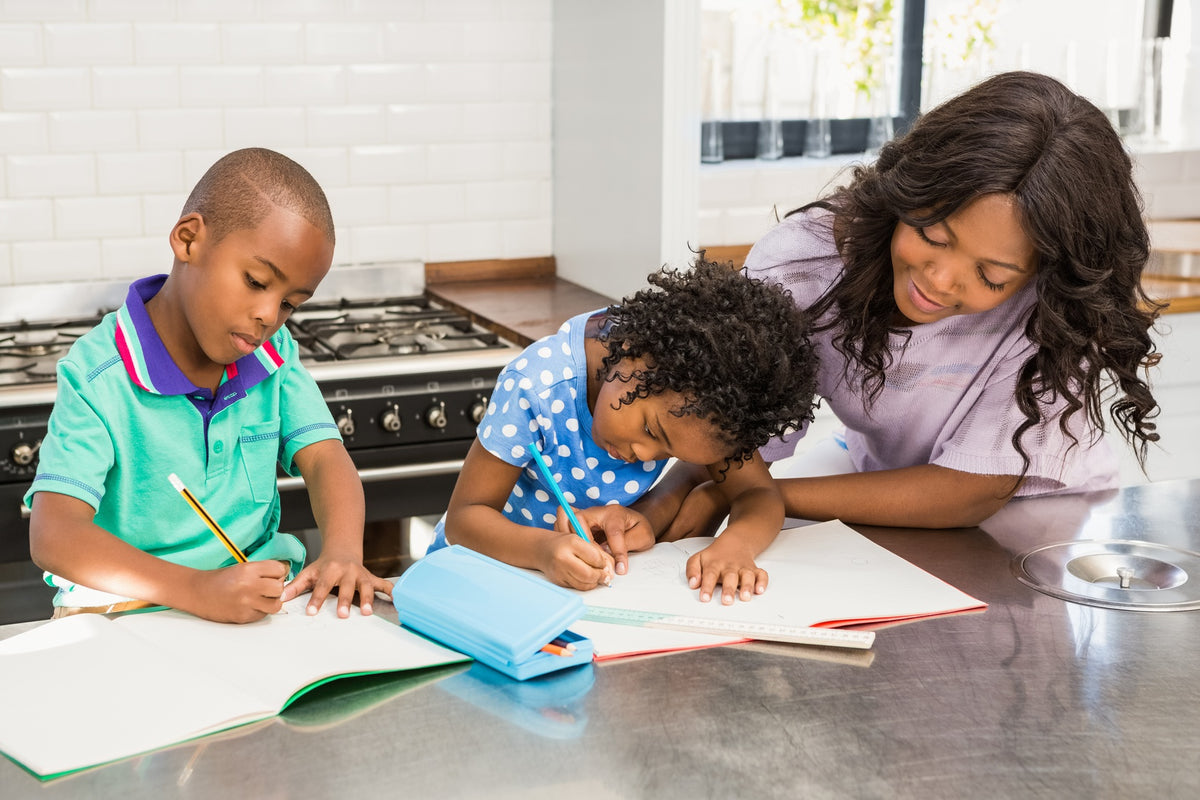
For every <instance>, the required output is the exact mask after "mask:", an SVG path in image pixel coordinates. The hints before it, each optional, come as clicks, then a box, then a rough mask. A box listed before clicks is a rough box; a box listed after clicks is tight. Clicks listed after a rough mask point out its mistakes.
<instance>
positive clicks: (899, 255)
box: [892, 194, 1037, 325]
mask: <svg viewBox="0 0 1200 800" xmlns="http://www.w3.org/2000/svg"><path fill="white" fill-rule="evenodd" d="M1036 271H1037V253H1036V252H1035V251H1034V247H1033V242H1031V241H1030V240H1029V237H1028V236H1026V235H1025V231H1024V230H1023V229H1022V228H1021V224H1020V221H1019V219H1018V216H1017V211H1016V208H1015V207H1014V205H1013V201H1012V198H1011V197H1010V196H1009V195H1004V194H989V195H984V196H983V197H981V198H979V199H978V200H975V201H974V202H972V203H970V204H969V205H966V206H964V207H963V208H960V209H959V210H958V211H956V212H954V213H953V214H951V215H950V216H949V217H947V218H946V219H945V220H944V221H942V222H938V223H936V224H934V225H930V226H929V227H928V228H914V227H912V226H911V225H906V224H905V223H903V222H901V223H898V224H897V225H896V231H895V233H893V234H892V273H893V275H894V279H895V280H894V284H893V291H894V292H895V296H896V307H897V308H898V310H899V314H900V317H901V319H899V320H898V322H899V324H901V325H922V324H924V323H927V322H935V321H937V320H939V319H945V318H946V317H953V316H956V315H958V314H978V313H979V312H981V311H989V310H991V309H993V308H995V307H996V306H998V305H1000V304H1001V303H1003V302H1004V301H1005V300H1008V299H1009V298H1010V297H1012V296H1013V295H1014V294H1016V293H1017V292H1018V291H1020V290H1021V289H1022V288H1023V287H1024V286H1025V285H1026V284H1027V283H1029V282H1030V281H1031V280H1033V277H1034V275H1035V273H1036Z"/></svg>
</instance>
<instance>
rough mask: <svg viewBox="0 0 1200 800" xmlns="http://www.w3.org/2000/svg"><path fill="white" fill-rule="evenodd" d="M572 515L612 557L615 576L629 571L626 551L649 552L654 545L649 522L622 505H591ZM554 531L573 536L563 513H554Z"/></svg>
mask: <svg viewBox="0 0 1200 800" xmlns="http://www.w3.org/2000/svg"><path fill="white" fill-rule="evenodd" d="M575 516H576V517H577V518H578V519H579V523H580V524H581V525H583V529H584V530H586V531H591V534H592V538H593V539H594V540H595V541H596V542H597V543H602V544H604V545H605V546H607V548H608V552H609V553H611V554H612V557H613V560H614V561H615V562H616V566H615V569H616V573H617V574H618V575H624V574H625V573H626V572H628V571H629V552H630V551H631V550H632V551H633V552H637V551H639V550H649V549H650V548H651V547H653V546H654V531H653V530H652V529H651V527H650V521H649V520H647V519H646V517H645V516H643V515H642V514H640V513H639V512H637V511H634V510H633V509H632V508H626V507H625V506H616V505H612V506H592V507H591V508H585V509H582V510H581V509H575ZM554 530H556V531H562V532H564V533H574V529H573V528H572V527H571V523H570V522H569V521H568V520H567V515H566V512H564V511H563V510H562V509H561V508H560V509H559V510H558V518H557V519H555V520H554Z"/></svg>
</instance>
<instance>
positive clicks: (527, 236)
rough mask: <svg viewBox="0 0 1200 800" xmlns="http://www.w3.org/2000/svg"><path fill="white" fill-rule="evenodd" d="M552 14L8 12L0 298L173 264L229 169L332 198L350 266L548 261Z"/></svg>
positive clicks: (179, 6) (15, 7)
mask: <svg viewBox="0 0 1200 800" xmlns="http://www.w3.org/2000/svg"><path fill="white" fill-rule="evenodd" d="M551 6H552V0H453V2H445V1H443V0H55V1H54V2H44V0H0V286H7V285H15V284H35V283H48V282H69V281H78V280H95V279H109V278H111V279H127V278H134V277H137V276H140V275H145V274H149V273H152V272H162V271H165V270H167V269H169V266H170V253H169V250H168V248H167V244H166V235H167V231H168V230H169V228H170V226H171V225H172V224H173V223H174V221H175V219H176V217H177V216H178V213H179V209H180V207H181V206H182V204H183V201H184V199H185V198H186V196H187V193H188V192H189V191H190V190H191V188H192V186H193V185H194V184H195V182H196V180H198V179H199V177H200V175H202V174H203V172H204V171H205V170H206V169H207V168H208V167H209V166H210V165H211V164H212V162H213V161H215V160H216V159H217V158H219V157H220V156H221V155H223V154H224V153H226V152H228V151H230V150H233V149H236V148H239V147H247V146H262V147H270V148H273V149H276V150H279V151H280V152H283V153H285V154H287V155H288V156H290V157H292V158H294V159H296V160H297V161H299V162H300V163H302V164H304V165H305V166H306V167H307V168H308V169H309V170H310V171H311V172H312V173H313V175H315V176H316V178H317V179H318V180H319V181H320V182H321V184H322V185H323V186H324V187H325V190H326V193H327V194H328V196H329V201H330V205H331V206H332V208H333V214H334V221H335V223H336V224H337V234H338V242H337V247H336V250H335V253H334V264H335V268H336V266H338V265H357V264H366V263H376V262H382V261H460V260H472V259H483V258H523V257H530V256H547V255H551V254H552V227H553V226H552V202H551V199H552V198H551V191H552V188H551V130H550V98H551V86H550V75H551V64H550V58H551V19H552V8H551Z"/></svg>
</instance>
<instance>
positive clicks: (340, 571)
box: [282, 439, 392, 618]
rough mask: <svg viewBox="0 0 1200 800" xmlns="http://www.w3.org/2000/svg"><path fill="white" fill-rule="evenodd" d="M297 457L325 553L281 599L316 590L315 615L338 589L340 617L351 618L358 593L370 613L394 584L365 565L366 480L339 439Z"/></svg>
mask: <svg viewBox="0 0 1200 800" xmlns="http://www.w3.org/2000/svg"><path fill="white" fill-rule="evenodd" d="M295 461H296V467H297V468H298V469H299V470H300V474H301V475H302V476H303V477H304V485H305V487H306V488H307V489H308V496H309V499H310V502H311V503H312V510H313V519H314V520H316V522H317V528H319V529H320V531H321V555H320V556H318V557H317V559H316V561H314V562H313V563H311V564H309V565H308V566H307V567H305V568H304V569H302V570H301V571H300V574H298V575H297V576H296V578H295V580H293V581H292V582H291V583H289V584H288V585H287V586H286V587H285V588H284V591H283V597H282V599H283V600H284V601H285V602H286V601H288V600H290V599H292V598H293V597H296V596H298V595H301V594H303V593H304V592H306V591H309V590H312V596H311V597H310V598H309V600H308V607H307V611H308V613H309V614H316V613H317V612H318V611H319V610H320V609H321V605H322V604H323V603H324V602H325V598H326V597H328V596H329V594H330V592H331V591H332V590H333V589H334V588H336V589H337V596H338V608H337V613H338V616H339V617H342V618H345V617H348V616H350V602H351V601H352V600H353V599H354V595H355V594H356V593H357V594H358V598H359V600H358V602H359V607H360V608H361V609H362V613H363V614H370V613H371V601H372V600H373V599H374V598H375V593H376V592H382V593H383V594H386V595H390V594H391V593H392V583H391V581H387V580H384V579H383V578H378V577H376V576H374V575H372V574H371V573H370V571H368V570H367V568H366V567H365V566H363V521H364V519H365V517H366V512H365V505H364V501H363V488H362V481H361V480H360V479H359V477H358V471H357V470H356V469H355V467H354V462H353V461H352V460H351V459H350V454H349V453H347V452H346V447H345V445H343V444H342V443H341V441H340V440H338V439H325V440H323V441H320V442H314V443H312V444H310V445H308V446H307V447H304V448H302V449H300V450H298V451H297V452H296V456H295Z"/></svg>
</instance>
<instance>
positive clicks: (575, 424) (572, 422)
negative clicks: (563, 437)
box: [563, 417, 579, 432]
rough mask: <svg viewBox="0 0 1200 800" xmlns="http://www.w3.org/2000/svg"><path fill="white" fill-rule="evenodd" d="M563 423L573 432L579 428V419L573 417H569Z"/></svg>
mask: <svg viewBox="0 0 1200 800" xmlns="http://www.w3.org/2000/svg"><path fill="white" fill-rule="evenodd" d="M563 424H564V425H566V426H567V430H569V431H572V432H574V431H578V430H579V420H577V419H575V418H574V417H571V418H570V419H568V420H567V421H566V422H565V423H563Z"/></svg>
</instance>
